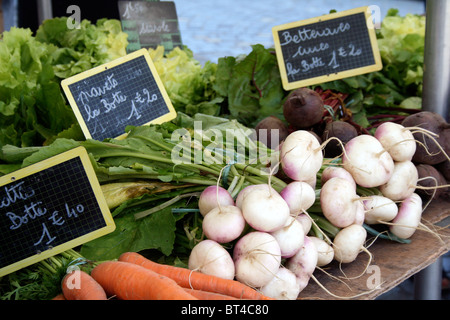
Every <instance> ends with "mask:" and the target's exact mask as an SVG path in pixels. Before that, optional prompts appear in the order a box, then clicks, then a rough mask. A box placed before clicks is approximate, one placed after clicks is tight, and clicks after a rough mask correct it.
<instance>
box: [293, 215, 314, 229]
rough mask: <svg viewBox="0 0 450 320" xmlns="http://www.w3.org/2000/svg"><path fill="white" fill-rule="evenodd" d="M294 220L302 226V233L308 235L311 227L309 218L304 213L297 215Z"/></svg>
mask: <svg viewBox="0 0 450 320" xmlns="http://www.w3.org/2000/svg"><path fill="white" fill-rule="evenodd" d="M296 219H297V221H298V222H300V224H301V225H302V226H303V231H304V232H305V234H308V232H309V230H311V227H312V219H311V217H310V216H309V215H308V214H306V213H302V214H299V215H298V216H297V217H296Z"/></svg>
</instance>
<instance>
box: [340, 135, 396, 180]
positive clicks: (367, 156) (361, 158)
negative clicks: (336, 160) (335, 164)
mask: <svg viewBox="0 0 450 320" xmlns="http://www.w3.org/2000/svg"><path fill="white" fill-rule="evenodd" d="M342 164H343V166H344V169H346V170H347V171H348V172H350V173H351V175H352V177H353V179H355V182H356V184H358V185H360V186H362V187H366V188H372V187H378V186H380V185H382V184H385V183H386V182H387V181H388V180H389V179H390V178H391V176H392V173H393V171H394V160H393V159H392V157H391V155H390V154H389V153H388V152H387V151H386V150H385V149H384V148H383V146H382V145H381V143H380V142H379V141H378V140H377V139H376V138H375V137H373V136H370V135H367V134H362V135H359V136H357V137H355V138H353V139H352V140H350V141H349V142H347V144H346V145H345V153H344V155H343V156H342Z"/></svg>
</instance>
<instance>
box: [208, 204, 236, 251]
mask: <svg viewBox="0 0 450 320" xmlns="http://www.w3.org/2000/svg"><path fill="white" fill-rule="evenodd" d="M244 228H245V219H244V216H243V215H242V211H241V209H239V208H238V207H236V206H233V205H228V206H222V205H221V206H219V207H215V208H213V209H212V210H210V211H209V212H208V214H207V215H206V216H205V217H204V218H203V222H202V229H203V232H204V233H205V236H206V237H207V238H208V239H211V240H214V241H217V242H219V243H227V242H230V241H233V240H235V239H237V238H238V237H239V236H240V235H241V233H242V231H243V230H244Z"/></svg>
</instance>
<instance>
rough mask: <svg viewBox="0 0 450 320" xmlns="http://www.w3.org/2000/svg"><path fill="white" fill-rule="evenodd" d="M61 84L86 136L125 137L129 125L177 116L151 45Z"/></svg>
mask: <svg viewBox="0 0 450 320" xmlns="http://www.w3.org/2000/svg"><path fill="white" fill-rule="evenodd" d="M61 86H62V88H63V90H64V92H65V94H66V96H67V99H68V100H69V103H70V106H71V107H72V109H73V111H74V113H75V116H76V117H77V120H78V122H79V123H80V126H81V129H82V130H83V133H84V135H85V137H86V138H91V139H96V140H100V141H102V140H104V139H105V138H123V137H124V136H126V132H125V127H126V126H127V125H135V126H139V125H145V124H149V123H162V122H166V121H169V120H172V119H173V118H175V117H176V112H175V110H174V108H173V106H172V103H171V101H170V98H169V96H168V95H167V92H166V90H165V88H164V86H163V84H162V82H161V80H160V78H159V75H158V73H157V71H156V69H155V66H154V65H153V62H152V60H151V58H150V55H149V53H148V50H147V49H140V50H138V51H135V52H133V53H130V54H128V55H126V56H125V57H121V58H118V59H116V60H114V61H111V62H109V63H106V64H104V65H101V66H98V67H95V68H93V69H90V70H87V71H85V72H82V73H80V74H77V75H75V76H73V77H70V78H67V79H64V80H63V81H62V82H61Z"/></svg>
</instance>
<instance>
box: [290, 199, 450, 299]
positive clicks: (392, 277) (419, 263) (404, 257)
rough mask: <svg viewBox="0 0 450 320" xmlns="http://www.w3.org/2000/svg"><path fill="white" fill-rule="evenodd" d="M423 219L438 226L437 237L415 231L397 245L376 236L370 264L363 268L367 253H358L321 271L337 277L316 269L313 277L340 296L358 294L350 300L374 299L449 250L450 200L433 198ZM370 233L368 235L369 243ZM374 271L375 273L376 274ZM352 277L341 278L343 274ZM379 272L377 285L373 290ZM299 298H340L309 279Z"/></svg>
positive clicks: (366, 260)
mask: <svg viewBox="0 0 450 320" xmlns="http://www.w3.org/2000/svg"><path fill="white" fill-rule="evenodd" d="M422 217H423V222H424V223H425V224H426V225H428V226H430V227H431V228H435V229H439V234H440V235H441V237H440V238H441V239H439V238H438V237H436V236H435V235H433V234H431V233H429V232H426V231H422V230H417V231H416V232H415V233H414V235H413V236H412V237H411V243H408V244H401V243H398V242H393V241H389V240H384V239H376V241H375V242H374V243H373V244H372V245H371V246H370V248H369V251H370V252H371V253H372V255H373V259H372V262H371V265H370V267H369V268H368V269H367V270H366V267H367V263H368V260H369V256H368V255H367V254H366V253H364V252H362V253H360V254H359V255H358V258H357V260H356V261H354V262H352V263H349V264H341V265H340V266H339V264H338V263H337V262H335V261H333V262H332V263H331V264H330V265H329V266H327V267H324V270H325V271H326V272H328V273H329V274H331V275H333V276H335V277H339V278H340V279H341V280H342V281H340V280H336V279H333V278H332V277H331V276H330V275H328V274H326V273H324V272H322V271H320V270H317V269H316V271H315V272H314V276H315V277H316V278H317V279H318V280H319V282H320V283H321V284H322V285H323V286H324V287H325V288H326V289H327V290H329V291H330V292H332V293H333V294H335V295H337V296H340V297H353V296H355V295H359V294H362V295H361V296H358V297H354V298H352V299H375V298H377V297H378V296H380V295H381V294H383V293H386V292H387V291H389V290H391V289H392V288H394V287H395V286H397V285H399V284H400V283H401V282H403V281H404V280H406V279H408V278H410V277H411V276H413V275H414V274H415V273H417V272H419V271H420V270H422V269H424V268H426V267H427V266H429V265H430V264H432V263H433V262H435V261H436V260H437V259H438V258H439V257H440V256H442V255H443V254H445V253H447V252H448V251H449V249H450V240H449V239H450V228H449V227H448V226H449V225H450V199H449V198H448V197H446V198H445V199H440V200H435V201H433V202H431V203H430V205H429V206H428V207H427V209H426V210H425V212H424V213H423V216H422ZM370 238H371V236H368V242H370ZM376 273H378V274H376ZM344 274H345V276H346V277H348V278H354V279H351V280H344V279H343V278H342V277H343V276H344ZM378 275H379V277H378V279H379V282H378V283H379V287H378V289H373V286H374V284H377V283H376V280H377V278H376V277H377V276H378ZM299 299H327V300H334V299H341V298H338V297H334V296H332V295H330V294H329V293H327V292H326V291H325V290H324V289H323V288H321V287H320V286H319V285H318V284H316V283H315V282H314V281H313V279H310V281H309V284H308V286H307V287H306V288H305V289H304V290H303V291H302V292H301V293H300V295H299Z"/></svg>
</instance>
